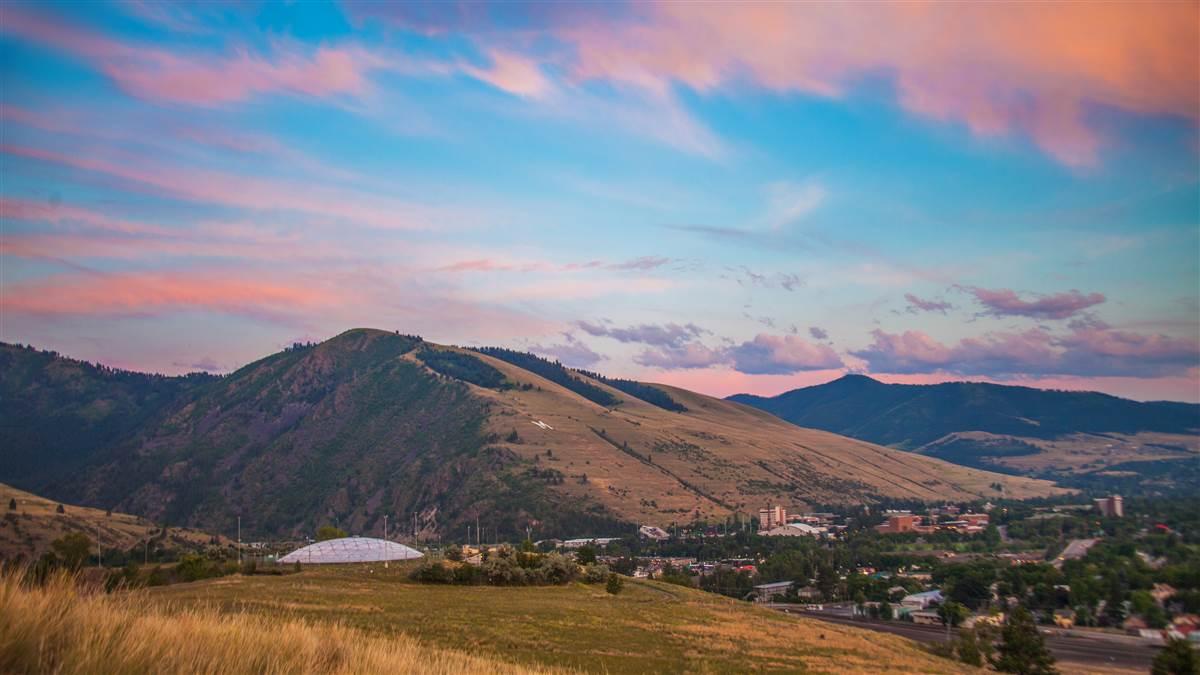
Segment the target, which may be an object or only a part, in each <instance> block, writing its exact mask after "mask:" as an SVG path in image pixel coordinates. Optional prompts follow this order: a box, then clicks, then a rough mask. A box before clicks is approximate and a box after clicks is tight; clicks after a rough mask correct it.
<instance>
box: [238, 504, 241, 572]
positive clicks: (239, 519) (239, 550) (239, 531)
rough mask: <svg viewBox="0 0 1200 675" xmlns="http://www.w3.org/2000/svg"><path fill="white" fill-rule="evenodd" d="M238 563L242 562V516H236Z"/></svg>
mask: <svg viewBox="0 0 1200 675" xmlns="http://www.w3.org/2000/svg"><path fill="white" fill-rule="evenodd" d="M238 564H239V565H241V564H242V517H241V516H238Z"/></svg>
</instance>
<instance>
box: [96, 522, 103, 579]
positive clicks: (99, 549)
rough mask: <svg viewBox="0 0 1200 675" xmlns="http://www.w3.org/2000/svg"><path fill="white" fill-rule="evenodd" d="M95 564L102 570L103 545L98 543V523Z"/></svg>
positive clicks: (98, 528) (98, 524) (97, 528)
mask: <svg viewBox="0 0 1200 675" xmlns="http://www.w3.org/2000/svg"><path fill="white" fill-rule="evenodd" d="M96 562H97V563H98V564H99V565H100V569H104V544H103V543H101V541H100V523H96Z"/></svg>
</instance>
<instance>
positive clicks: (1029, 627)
mask: <svg viewBox="0 0 1200 675" xmlns="http://www.w3.org/2000/svg"><path fill="white" fill-rule="evenodd" d="M1000 640H1001V642H1000V644H999V645H998V646H997V647H996V657H995V658H994V659H993V660H992V666H993V667H994V668H995V669H996V670H999V671H1000V672H1002V673H1019V674H1020V675H1054V674H1055V673H1057V672H1058V670H1056V669H1055V668H1054V657H1053V656H1052V655H1051V654H1050V650H1049V649H1047V648H1046V641H1045V639H1044V638H1042V635H1041V633H1039V632H1038V629H1037V625H1036V624H1035V623H1034V622H1033V615H1032V614H1030V613H1029V610H1027V609H1025V608H1024V607H1021V606H1019V605H1018V606H1017V607H1016V608H1015V609H1013V611H1012V613H1010V614H1009V615H1008V618H1007V619H1006V620H1005V621H1004V628H1003V630H1001V631H1000Z"/></svg>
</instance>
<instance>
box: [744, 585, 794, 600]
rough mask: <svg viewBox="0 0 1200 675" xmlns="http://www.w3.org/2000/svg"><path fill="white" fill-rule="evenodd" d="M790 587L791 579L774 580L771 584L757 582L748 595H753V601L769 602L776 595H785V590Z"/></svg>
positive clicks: (788, 589)
mask: <svg viewBox="0 0 1200 675" xmlns="http://www.w3.org/2000/svg"><path fill="white" fill-rule="evenodd" d="M791 589H792V582H791V581H776V582H775V583H771V584H759V585H757V586H755V587H754V590H753V591H751V592H750V595H752V596H754V601H755V602H770V601H771V599H772V598H774V597H775V596H777V595H787V592H788V591H790V590H791Z"/></svg>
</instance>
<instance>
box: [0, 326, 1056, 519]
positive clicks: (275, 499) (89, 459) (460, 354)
mask: <svg viewBox="0 0 1200 675" xmlns="http://www.w3.org/2000/svg"><path fill="white" fill-rule="evenodd" d="M489 352H490V353H489ZM514 354H519V353H516V352H510V351H509V350H484V351H472V350H466V349H459V348H455V347H445V346H441V345H435V344H432V343H429V342H425V341H423V340H421V339H420V338H418V337H415V336H405V335H399V334H396V333H389V332H385V331H377V330H368V329H357V330H352V331H347V332H345V333H343V334H341V335H339V336H337V337H334V338H332V339H330V340H327V341H325V342H323V343H320V344H316V345H297V346H295V347H293V348H290V349H287V350H285V351H282V352H279V353H276V354H273V355H271V356H268V357H266V358H263V359H260V360H258V361H256V362H254V363H251V364H249V365H247V366H245V367H243V368H241V369H239V370H237V371H236V372H234V373H231V374H230V375H227V376H224V377H219V378H207V379H205V380H204V381H197V382H195V383H194V386H187V387H184V386H178V387H177V389H176V391H175V394H174V397H173V398H171V399H170V400H169V401H167V402H165V403H162V404H160V405H158V406H157V407H156V408H155V409H154V410H152V411H147V412H145V413H144V415H143V416H142V417H140V418H139V420H140V423H139V424H138V425H136V426H134V427H132V428H128V429H125V430H124V431H123V433H121V434H116V437H115V438H114V437H111V436H104V437H99V436H90V438H92V440H93V444H92V445H91V446H90V447H83V448H79V449H77V452H76V454H77V455H78V457H79V460H78V462H77V463H76V464H74V465H73V466H72V467H71V470H70V471H63V472H57V473H56V472H48V473H46V472H42V473H39V472H35V471H28V470H23V469H22V468H21V467H20V466H9V465H6V466H3V467H0V480H5V481H6V482H9V483H12V484H14V485H17V486H20V487H23V488H25V487H28V488H39V487H40V486H45V487H46V489H38V491H39V492H41V493H43V494H46V495H47V496H50V497H52V498H55V499H62V500H64V501H70V502H77V503H84V504H91V505H102V506H106V507H114V508H118V509H119V510H122V511H127V512H130V513H136V514H139V515H144V516H147V517H150V518H154V519H156V520H158V521H162V520H166V521H168V522H170V523H171V524H180V525H184V524H186V525H192V526H197V527H202V528H206V529H211V530H221V529H225V528H226V526H227V525H228V523H230V522H233V520H234V519H235V518H236V517H237V516H239V515H240V516H241V517H242V521H243V525H244V527H245V529H246V531H247V532H249V533H251V534H252V536H253V533H262V534H264V535H265V534H283V533H296V534H298V533H301V532H311V531H312V529H314V528H315V526H316V525H318V524H321V523H326V522H330V523H333V522H336V523H338V524H340V525H341V526H342V527H344V528H346V529H349V530H350V531H352V532H358V533H381V532H382V519H383V517H384V516H385V515H391V517H392V519H393V520H392V522H393V523H395V524H396V526H398V527H399V528H402V530H401V531H407V530H408V529H411V528H412V527H413V522H412V521H413V514H416V522H415V527H416V528H417V529H418V530H419V531H420V532H421V533H422V534H423V535H425V536H457V537H461V536H463V535H464V534H465V530H466V527H467V525H472V526H473V525H474V524H475V522H476V518H478V519H479V524H480V525H481V526H483V527H485V528H487V529H491V530H497V529H498V530H499V531H501V532H504V533H509V534H512V533H517V532H523V531H524V528H525V527H526V526H527V525H531V524H532V525H534V526H535V527H537V528H538V532H539V534H541V535H543V536H550V535H552V534H571V533H585V534H586V533H588V532H591V533H594V534H601V533H608V532H614V531H618V530H619V529H620V528H622V527H624V526H623V525H622V523H634V522H646V523H655V524H667V523H669V522H671V521H684V520H689V519H691V518H693V517H707V518H723V517H728V516H730V515H731V514H733V513H743V514H746V513H753V512H756V511H757V509H758V508H759V507H761V506H763V505H765V504H766V503H767V502H779V501H782V502H784V503H788V504H794V505H800V504H805V503H828V502H835V501H842V502H845V501H870V500H873V499H876V498H878V497H898V498H915V499H929V500H940V499H975V498H987V497H989V496H995V495H996V494H997V492H996V491H995V488H994V487H993V486H994V485H996V484H1000V485H1002V486H1003V489H1004V490H1005V494H1008V495H1009V496H1034V495H1042V494H1049V493H1052V492H1054V489H1053V488H1052V487H1051V486H1050V485H1049V484H1047V483H1044V482H1037V481H1030V480H1027V479H1022V478H1013V477H1005V476H998V475H997V474H992V473H987V472H982V471H973V470H969V469H963V468H961V467H955V466H953V465H951V464H946V463H943V462H940V461H938V460H935V459H928V458H921V457H916V456H913V455H909V454H906V453H902V452H898V451H895V450H891V449H887V448H882V447H879V446H875V445H872V444H870V443H864V442H862V441H855V440H852V439H849V438H845V437H843V436H838V435H835V434H831V433H828V432H824V431H816V430H810V429H798V428H797V427H794V426H792V425H789V424H786V423H784V422H782V421H780V420H778V419H777V418H775V417H773V416H771V415H768V414H766V413H763V412H761V411H758V410H755V409H753V408H749V407H746V406H743V405H740V404H736V403H731V402H728V401H721V400H718V399H713V398H710V397H707V396H702V395H700V394H695V393H693V392H687V391H684V390H680V389H675V388H672V387H667V386H664V385H648V384H644V383H638V386H637V387H631V386H629V385H628V384H625V383H612V384H621V385H622V387H623V388H622V389H617V388H614V386H610V381H607V380H598V379H593V378H592V377H589V375H588V374H585V373H582V372H578V371H570V370H568V369H564V368H562V367H561V366H560V365H558V364H553V363H552V362H546V361H544V360H540V359H539V360H536V361H529V358H526V357H521V356H514ZM527 361H529V362H528V363H527ZM514 362H515V363H514ZM526 365H529V366H531V368H532V369H527V368H525V367H524V366H526ZM50 370H51V371H52V370H53V368H51V369H50ZM17 372H27V371H25V370H21V369H18V370H17ZM101 375H102V374H93V376H94V379H95V381H92V382H89V383H88V385H87V386H83V387H72V388H71V389H70V390H69V391H68V392H59V393H58V394H57V395H58V396H59V397H60V398H63V399H65V400H70V399H71V395H70V392H71V391H73V392H78V399H79V400H77V401H74V403H73V405H75V406H76V407H84V408H85V407H86V406H87V405H88V404H89V403H88V397H95V396H97V393H96V391H97V390H98V389H99V390H104V389H105V388H106V386H107V385H106V380H105V379H104V378H103V377H101ZM8 377H9V374H8V372H7V371H6V372H3V373H0V379H7V378H8ZM35 379H36V378H35ZM166 379H168V380H169V379H170V378H166ZM57 381H58V380H54V379H53V378H50V377H48V376H47V377H44V378H42V379H40V380H38V381H36V382H29V381H28V378H25V377H23V378H22V379H21V380H18V381H16V382H7V381H6V382H4V383H3V387H2V388H0V390H4V391H9V390H12V391H16V392H17V393H18V394H19V393H21V392H23V391H25V390H26V389H28V390H33V391H36V390H39V389H41V388H45V387H52V386H53V385H54V383H55V382H57ZM629 391H632V392H634V393H635V394H636V393H642V394H643V395H646V396H647V397H648V398H657V396H656V395H653V394H647V393H646V392H660V393H661V399H658V400H657V401H656V402H647V401H646V400H642V399H641V398H638V397H637V396H636V395H633V394H631V393H628V392H629ZM664 401H670V402H672V403H673V405H672V406H671V407H672V408H679V409H682V410H679V409H667V408H665V407H663V405H662V403H663V402H664ZM601 402H603V403H601ZM614 402H615V403H614ZM55 419H58V418H55ZM0 420H2V421H3V424H0V429H5V430H8V429H13V428H20V427H22V425H24V426H25V427H34V428H37V427H39V425H41V424H42V423H43V422H42V419H41V418H40V417H39V416H38V415H33V416H32V417H31V418H30V419H25V420H18V419H13V417H12V415H11V414H10V413H9V411H8V410H7V409H5V410H0ZM76 426H77V430H81V429H86V426H80V424H76ZM80 433H81V434H82V436H81V437H85V438H89V436H88V435H87V434H86V433H83V432H82V431H80ZM26 438H33V439H35V440H36V439H38V438H41V437H40V436H37V435H31V434H28V433H24V432H23V433H22V434H21V435H13V436H6V437H5V438H2V439H0V440H3V441H5V443H10V442H17V441H19V440H20V439H26ZM45 451H47V448H46V447H44V446H31V447H28V448H25V449H24V450H23V452H26V453H29V454H37V453H39V452H45Z"/></svg>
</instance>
